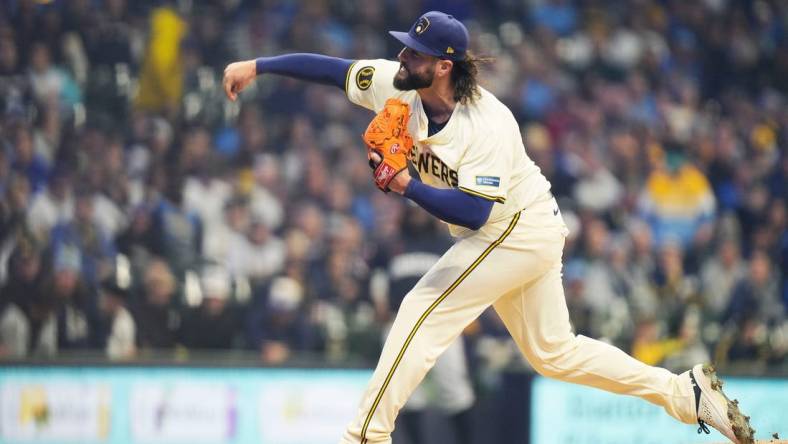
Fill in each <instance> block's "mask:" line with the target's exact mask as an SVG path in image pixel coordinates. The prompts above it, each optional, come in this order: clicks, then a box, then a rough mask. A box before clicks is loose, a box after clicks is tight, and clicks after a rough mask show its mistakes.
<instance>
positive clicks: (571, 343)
mask: <svg viewBox="0 0 788 444" xmlns="http://www.w3.org/2000/svg"><path fill="white" fill-rule="evenodd" d="M577 341H578V339H577V336H575V335H574V334H572V335H571V336H568V337H567V338H566V339H564V340H562V341H556V342H553V343H550V344H549V346H548V347H544V348H542V349H539V350H534V353H533V355H534V359H532V360H531V366H532V367H533V368H534V370H536V372H537V373H539V374H540V375H542V376H545V377H548V378H560V377H561V376H562V375H564V374H566V373H567V372H569V371H571V370H572V369H570V368H567V366H566V365H565V362H566V358H567V356H568V354H569V353H571V351H572V350H573V349H574V348H575V347H577Z"/></svg>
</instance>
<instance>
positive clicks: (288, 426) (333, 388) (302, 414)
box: [258, 375, 365, 444]
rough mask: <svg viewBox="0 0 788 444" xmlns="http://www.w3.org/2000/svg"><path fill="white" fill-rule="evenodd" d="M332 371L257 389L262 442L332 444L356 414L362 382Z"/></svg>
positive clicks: (361, 391) (270, 443)
mask: <svg viewBox="0 0 788 444" xmlns="http://www.w3.org/2000/svg"><path fill="white" fill-rule="evenodd" d="M359 382H360V381H359V380H358V379H354V378H347V377H342V376H341V375H334V377H332V378H331V379H323V378H321V379H318V380H311V381H304V380H299V379H297V378H293V379H290V380H284V381H279V382H277V383H276V384H268V383H264V384H263V386H262V388H261V390H260V401H259V402H260V407H259V410H258V412H259V415H260V416H259V421H260V434H261V436H260V440H261V441H262V442H263V443H266V444H321V443H325V444H333V443H336V442H338V441H339V438H340V437H341V436H342V433H343V432H344V430H345V427H346V426H347V424H348V423H349V422H350V420H351V419H353V418H354V417H355V416H356V413H357V410H358V404H359V400H360V399H361V394H362V393H363V390H364V386H365V384H363V383H362V384H359Z"/></svg>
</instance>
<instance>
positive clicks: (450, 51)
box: [446, 46, 454, 54]
mask: <svg viewBox="0 0 788 444" xmlns="http://www.w3.org/2000/svg"><path fill="white" fill-rule="evenodd" d="M446 54H454V48H452V47H451V46H449V47H448V48H446Z"/></svg>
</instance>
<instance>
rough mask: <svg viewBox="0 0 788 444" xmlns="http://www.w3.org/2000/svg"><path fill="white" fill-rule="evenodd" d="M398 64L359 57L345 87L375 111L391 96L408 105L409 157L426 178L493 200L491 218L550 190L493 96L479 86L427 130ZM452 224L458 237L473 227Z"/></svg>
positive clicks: (359, 102)
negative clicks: (475, 95)
mask: <svg viewBox="0 0 788 444" xmlns="http://www.w3.org/2000/svg"><path fill="white" fill-rule="evenodd" d="M398 69H399V62H395V61H391V60H382V59H378V60H358V61H356V62H355V63H354V64H353V66H352V67H351V68H350V70H349V71H348V76H347V80H346V82H345V90H346V91H347V95H348V98H349V99H350V101H351V102H353V103H355V104H357V105H361V106H363V107H365V108H368V109H370V110H372V111H374V112H375V113H378V112H380V110H382V109H383V106H384V104H385V103H386V100H387V99H390V98H397V99H400V100H402V101H403V102H405V103H407V104H408V105H410V112H411V115H410V123H409V125H408V130H409V131H410V133H411V135H412V136H413V140H414V145H415V146H414V149H413V151H412V153H411V158H410V161H411V163H412V164H413V166H414V167H415V168H416V170H417V171H418V172H419V175H420V176H421V180H422V181H423V182H424V183H426V184H427V185H430V186H433V187H436V188H459V189H461V190H462V191H464V192H466V193H469V194H472V195H475V196H479V197H482V198H484V199H488V200H491V201H494V202H495V203H496V204H495V205H493V209H492V212H491V213H490V217H489V219H488V223H495V222H498V221H501V220H505V219H509V218H511V217H512V215H514V214H515V213H517V212H518V211H520V210H522V209H523V208H525V207H527V206H529V205H530V204H532V203H533V202H535V201H536V200H537V199H539V198H540V197H543V196H544V195H545V194H546V193H547V192H548V191H549V190H550V182H548V181H547V179H545V177H544V176H543V175H542V173H541V172H540V171H539V167H538V166H536V164H534V162H533V161H532V160H531V159H530V158H528V155H527V154H526V153H525V147H524V146H523V140H522V137H521V135H520V127H519V126H518V125H517V121H516V120H515V119H514V116H512V113H511V111H509V109H508V108H506V106H505V105H504V104H502V103H501V102H500V101H499V100H498V99H497V98H495V96H493V95H492V94H491V93H489V92H488V91H487V90H485V89H483V88H480V91H481V98H479V99H478V100H476V101H474V102H472V103H468V104H465V105H463V104H461V103H458V104H457V105H456V106H455V108H454V112H453V113H452V115H451V118H450V119H449V121H448V122H447V123H446V126H444V127H443V129H441V130H440V131H438V132H437V133H435V134H433V135H432V136H428V134H427V127H428V121H427V115H426V114H425V112H424V108H423V107H422V104H421V98H420V97H419V94H418V93H417V92H416V91H400V90H398V89H397V88H395V87H394V84H393V82H394V76H395V75H396V74H397V70H398ZM449 229H450V231H451V234H452V235H453V236H455V237H463V236H465V235H467V234H470V233H471V232H472V230H470V229H468V228H465V227H462V226H459V225H451V224H449Z"/></svg>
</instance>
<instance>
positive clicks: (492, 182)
mask: <svg viewBox="0 0 788 444" xmlns="http://www.w3.org/2000/svg"><path fill="white" fill-rule="evenodd" d="M500 184H501V178H500V177H496V176H476V185H484V186H488V187H497V186H498V185H500Z"/></svg>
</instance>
